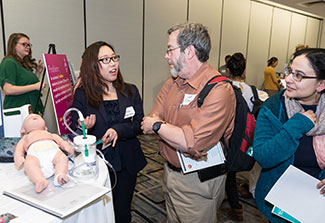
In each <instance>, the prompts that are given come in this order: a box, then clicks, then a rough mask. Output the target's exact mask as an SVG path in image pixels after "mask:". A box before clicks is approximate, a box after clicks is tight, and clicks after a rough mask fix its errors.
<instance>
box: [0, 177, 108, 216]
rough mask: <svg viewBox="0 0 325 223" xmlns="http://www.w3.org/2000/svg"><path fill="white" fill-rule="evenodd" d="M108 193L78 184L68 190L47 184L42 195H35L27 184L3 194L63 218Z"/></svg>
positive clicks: (92, 185) (101, 188) (32, 187)
mask: <svg viewBox="0 0 325 223" xmlns="http://www.w3.org/2000/svg"><path fill="white" fill-rule="evenodd" d="M108 191H109V189H108V188H106V187H102V186H97V185H95V184H85V183H80V184H77V185H75V186H73V187H70V188H64V187H63V188H60V187H55V186H54V184H49V186H48V187H47V188H46V189H45V190H44V191H43V192H42V193H36V192H35V190H34V185H33V184H29V185H25V186H23V187H20V188H17V189H14V190H5V191H4V192H3V194H4V195H7V196H9V197H12V198H15V199H17V200H19V201H22V202H24V203H26V204H29V205H31V206H33V207H36V208H39V209H41V210H43V211H45V212H48V213H51V214H53V215H55V216H57V217H60V218H64V217H66V216H68V215H70V214H72V213H73V212H75V211H77V210H78V209H80V208H82V207H83V206H85V205H87V204H89V203H90V202H92V201H94V200H96V199H97V198H99V197H101V196H103V195H104V194H106V193H107V192H108Z"/></svg>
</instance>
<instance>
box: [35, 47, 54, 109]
mask: <svg viewBox="0 0 325 223" xmlns="http://www.w3.org/2000/svg"><path fill="white" fill-rule="evenodd" d="M51 52H52V54H56V50H55V44H53V43H50V44H49V50H48V53H47V54H50V53H51ZM45 72H46V67H45V66H44V69H43V76H42V80H41V86H40V89H39V91H38V97H37V101H36V105H35V108H34V111H33V112H34V113H36V109H37V106H38V103H39V101H40V99H41V92H42V87H43V83H44V78H45ZM49 93H50V88H49V89H48V91H47V94H46V100H45V103H44V110H45V107H46V104H47V98H48V96H49Z"/></svg>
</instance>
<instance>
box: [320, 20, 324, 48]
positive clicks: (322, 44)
mask: <svg viewBox="0 0 325 223" xmlns="http://www.w3.org/2000/svg"><path fill="white" fill-rule="evenodd" d="M321 28H322V30H321V33H322V35H321V38H320V47H322V48H325V22H324V20H323V21H322V22H321Z"/></svg>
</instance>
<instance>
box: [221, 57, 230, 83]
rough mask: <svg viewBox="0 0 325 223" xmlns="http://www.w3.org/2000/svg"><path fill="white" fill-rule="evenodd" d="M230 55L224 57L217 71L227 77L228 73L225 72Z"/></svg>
mask: <svg viewBox="0 0 325 223" xmlns="http://www.w3.org/2000/svg"><path fill="white" fill-rule="evenodd" d="M230 57H231V56H230V55H227V56H226V57H225V64H224V65H222V66H221V67H219V68H218V71H219V73H220V74H222V75H223V76H226V77H228V78H229V74H228V73H227V63H228V61H229V60H230Z"/></svg>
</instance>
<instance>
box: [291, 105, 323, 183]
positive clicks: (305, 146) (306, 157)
mask: <svg viewBox="0 0 325 223" xmlns="http://www.w3.org/2000/svg"><path fill="white" fill-rule="evenodd" d="M302 107H303V108H304V110H305V111H308V110H312V111H313V112H316V107H317V105H302ZM294 166H296V167H297V168H299V169H300V170H302V171H304V172H306V173H308V174H310V175H312V176H314V177H316V178H317V177H318V175H319V173H320V172H321V169H320V167H319V166H318V163H317V160H316V155H315V151H314V147H313V137H312V136H307V135H305V134H304V136H303V137H302V138H301V139H300V143H299V146H298V148H297V151H296V154H295V160H294Z"/></svg>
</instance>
